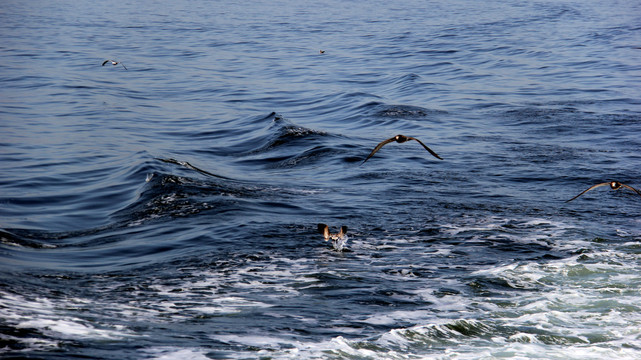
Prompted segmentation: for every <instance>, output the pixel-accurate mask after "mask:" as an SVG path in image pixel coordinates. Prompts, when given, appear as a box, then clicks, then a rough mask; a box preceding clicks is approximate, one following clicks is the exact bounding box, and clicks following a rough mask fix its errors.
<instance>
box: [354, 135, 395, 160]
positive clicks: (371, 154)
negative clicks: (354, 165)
mask: <svg viewBox="0 0 641 360" xmlns="http://www.w3.org/2000/svg"><path fill="white" fill-rule="evenodd" d="M395 140H396V137H393V138H389V139H387V140H384V141H381V142H380V143H379V144H378V145H376V147H375V148H374V150H372V152H371V153H369V155H367V158H366V159H365V160H363V162H362V163H361V165H363V164H365V161H367V160H369V158H371V157H372V156H374V154H375V153H376V152H377V151H378V150H380V149H381V148H382V147H383V145H385V144H389V143H391V142H392V141H395Z"/></svg>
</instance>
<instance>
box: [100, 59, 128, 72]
mask: <svg viewBox="0 0 641 360" xmlns="http://www.w3.org/2000/svg"><path fill="white" fill-rule="evenodd" d="M110 61H111V65H113V66H116V65H118V64H120V65H122V67H124V68H125V70H127V67H126V66H125V64H123V63H121V62H120V61H114V60H109V59H107V60H105V61H103V62H102V66H105V64H106V63H108V62H110Z"/></svg>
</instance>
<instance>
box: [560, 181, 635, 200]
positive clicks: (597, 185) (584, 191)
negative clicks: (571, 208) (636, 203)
mask: <svg viewBox="0 0 641 360" xmlns="http://www.w3.org/2000/svg"><path fill="white" fill-rule="evenodd" d="M605 185H610V183H609V182H604V183H600V184H596V185H592V186H590V187H589V188H587V189H585V190H583V192H581V193H580V194H579V195H577V196H575V197H573V198H572V199H570V200H567V201H566V203H567V202H570V201H572V200H574V199H576V198H578V197H579V196H581V195H583V194H585V193H586V192H588V191H590V190H592V189H596V188H598V187H599V186H605ZM635 191H636V190H635ZM640 195H641V194H640Z"/></svg>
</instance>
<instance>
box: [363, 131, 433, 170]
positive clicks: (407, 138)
mask: <svg viewBox="0 0 641 360" xmlns="http://www.w3.org/2000/svg"><path fill="white" fill-rule="evenodd" d="M410 140H415V141H416V142H418V143H419V144H421V145H422V146H423V147H424V148H425V150H427V151H428V152H429V153H430V154H432V155H433V156H434V157H435V158H437V159H440V160H443V159H442V158H441V157H440V156H438V154H437V153H435V152H434V151H432V149H430V148H428V147H427V145H425V144H423V142H422V141H421V140H419V139H417V138H415V137H411V136H405V135H396V136H394V137H392V138H389V139H387V140H384V141H381V142H380V143H379V144H378V145H376V147H375V148H374V150H372V152H371V153H370V154H369V155H368V156H367V158H366V159H365V160H363V162H362V163H361V165H362V164H365V161H367V160H369V158H371V157H372V156H374V154H375V153H376V152H377V151H378V150H380V149H381V148H382V147H383V146H384V145H385V144H389V143H391V142H393V141H396V142H397V143H399V144H402V143H404V142H407V141H410Z"/></svg>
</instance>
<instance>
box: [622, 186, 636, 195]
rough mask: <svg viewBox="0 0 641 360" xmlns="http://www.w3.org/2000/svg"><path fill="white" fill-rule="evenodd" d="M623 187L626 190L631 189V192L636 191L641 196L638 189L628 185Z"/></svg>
mask: <svg viewBox="0 0 641 360" xmlns="http://www.w3.org/2000/svg"><path fill="white" fill-rule="evenodd" d="M621 186H623V187H624V188H628V189H630V190H632V191H634V192H635V193H637V194H639V196H641V191H639V190H637V189H635V188H633V187H632V186H630V185H626V184H621Z"/></svg>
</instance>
